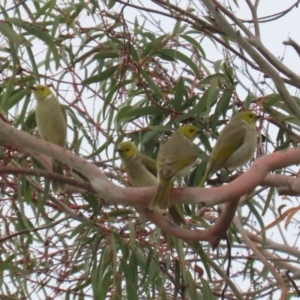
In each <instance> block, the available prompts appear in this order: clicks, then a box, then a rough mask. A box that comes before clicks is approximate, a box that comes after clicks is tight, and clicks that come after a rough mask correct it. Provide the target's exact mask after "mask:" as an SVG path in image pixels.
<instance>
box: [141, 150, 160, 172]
mask: <svg viewBox="0 0 300 300" xmlns="http://www.w3.org/2000/svg"><path fill="white" fill-rule="evenodd" d="M141 163H142V164H143V165H144V166H145V167H146V169H147V170H148V171H149V172H150V173H152V174H153V175H154V176H155V177H157V166H156V161H155V160H154V159H152V158H151V157H149V156H146V155H143V156H142V157H141Z"/></svg>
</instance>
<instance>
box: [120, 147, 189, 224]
mask: <svg viewBox="0 0 300 300" xmlns="http://www.w3.org/2000/svg"><path fill="white" fill-rule="evenodd" d="M116 151H117V152H118V153H119V156H120V158H121V160H122V163H123V166H124V168H125V170H126V173H127V174H128V176H129V179H130V181H131V184H132V186H133V187H146V186H157V185H158V180H157V167H156V162H155V160H154V159H152V158H151V157H149V156H147V155H145V154H143V153H141V152H140V151H139V150H138V148H137V147H136V146H135V145H134V144H133V143H131V142H122V143H120V144H119V145H118V146H117V149H116ZM169 210H170V214H171V216H172V218H173V220H174V222H175V223H176V224H179V225H180V224H185V220H184V218H183V216H182V214H181V213H180V211H179V210H178V208H177V207H176V206H174V205H173V206H171V207H170V209H169Z"/></svg>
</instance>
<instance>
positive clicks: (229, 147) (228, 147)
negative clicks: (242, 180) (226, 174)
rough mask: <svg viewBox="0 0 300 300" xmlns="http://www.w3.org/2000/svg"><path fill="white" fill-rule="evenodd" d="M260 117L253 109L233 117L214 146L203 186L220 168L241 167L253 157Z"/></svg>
mask: <svg viewBox="0 0 300 300" xmlns="http://www.w3.org/2000/svg"><path fill="white" fill-rule="evenodd" d="M258 118H259V116H257V115H256V114H255V113H253V112H251V111H242V112H239V113H237V114H235V115H234V116H233V117H232V119H231V120H230V122H229V123H228V124H227V125H226V126H225V127H224V129H223V130H222V131H221V133H220V136H219V137H218V140H217V143H216V145H215V146H214V148H213V151H212V153H211V156H210V159H209V162H208V164H207V167H206V171H205V173H204V176H203V178H202V180H201V183H200V186H201V187H203V186H204V184H205V182H206V181H207V179H208V178H209V177H210V176H211V175H212V174H214V173H215V172H217V171H218V170H220V169H222V168H229V169H234V168H238V167H241V166H243V165H244V164H246V163H247V162H248V161H249V160H250V159H252V158H253V155H254V152H255V149H256V146H257V132H256V126H255V123H256V121H257V119H258Z"/></svg>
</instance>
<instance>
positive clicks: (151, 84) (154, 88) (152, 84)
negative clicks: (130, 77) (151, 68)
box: [141, 69, 163, 99]
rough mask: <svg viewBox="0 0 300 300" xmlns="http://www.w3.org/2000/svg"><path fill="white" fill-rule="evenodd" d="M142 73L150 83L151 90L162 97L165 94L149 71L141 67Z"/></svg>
mask: <svg viewBox="0 0 300 300" xmlns="http://www.w3.org/2000/svg"><path fill="white" fill-rule="evenodd" d="M141 74H142V76H143V77H144V79H145V81H146V83H147V84H148V85H149V89H150V90H151V92H152V93H153V94H154V95H155V96H156V97H158V98H159V99H162V98H163V95H162V93H161V90H160V88H159V87H158V86H157V85H156V83H155V82H154V81H153V80H152V78H151V77H150V76H149V75H148V73H147V72H146V71H145V70H144V69H141Z"/></svg>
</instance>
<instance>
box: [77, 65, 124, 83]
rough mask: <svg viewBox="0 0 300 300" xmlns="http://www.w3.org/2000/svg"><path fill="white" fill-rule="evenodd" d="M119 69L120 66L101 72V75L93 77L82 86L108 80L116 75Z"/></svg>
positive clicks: (84, 81)
mask: <svg viewBox="0 0 300 300" xmlns="http://www.w3.org/2000/svg"><path fill="white" fill-rule="evenodd" d="M118 67H119V65H116V66H113V67H111V68H109V69H106V70H105V71H103V72H101V73H100V74H97V75H95V76H91V77H89V78H87V79H85V80H83V81H82V84H91V83H96V82H101V81H103V80H106V79H108V78H109V77H111V76H113V75H114V73H115V72H116V71H117V69H118Z"/></svg>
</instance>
